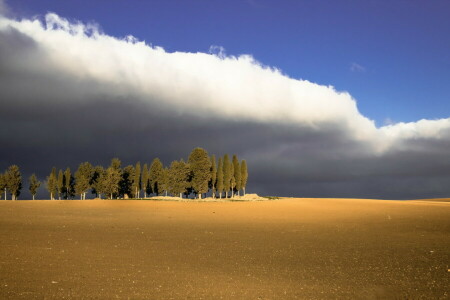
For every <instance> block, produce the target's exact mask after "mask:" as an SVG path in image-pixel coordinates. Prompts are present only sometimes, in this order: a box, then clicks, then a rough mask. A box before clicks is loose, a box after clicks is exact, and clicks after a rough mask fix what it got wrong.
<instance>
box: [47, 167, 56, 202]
mask: <svg viewBox="0 0 450 300" xmlns="http://www.w3.org/2000/svg"><path fill="white" fill-rule="evenodd" d="M57 181H58V178H56V168H53V169H52V171H51V172H50V175H48V176H47V191H48V192H49V193H50V200H55V196H56V193H57V192H58V184H57Z"/></svg>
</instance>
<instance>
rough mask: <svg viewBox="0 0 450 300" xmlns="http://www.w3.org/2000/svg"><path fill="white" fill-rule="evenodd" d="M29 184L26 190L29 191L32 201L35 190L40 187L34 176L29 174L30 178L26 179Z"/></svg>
mask: <svg viewBox="0 0 450 300" xmlns="http://www.w3.org/2000/svg"><path fill="white" fill-rule="evenodd" d="M28 182H29V184H30V185H29V187H28V189H29V190H30V194H31V195H32V196H33V200H34V196H36V193H37V190H38V188H39V187H40V186H41V182H40V181H39V180H38V179H37V177H36V174H34V173H33V174H31V176H30V178H29V179H28Z"/></svg>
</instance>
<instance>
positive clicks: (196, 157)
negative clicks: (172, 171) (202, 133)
mask: <svg viewBox="0 0 450 300" xmlns="http://www.w3.org/2000/svg"><path fill="white" fill-rule="evenodd" d="M188 163H189V165H190V167H191V172H192V179H191V184H192V188H193V189H194V191H195V192H196V193H197V194H198V198H199V199H201V198H202V194H203V193H206V192H208V182H209V180H210V179H211V161H210V159H209V156H208V152H206V150H205V149H202V148H195V149H194V150H192V152H191V154H190V155H189V159H188Z"/></svg>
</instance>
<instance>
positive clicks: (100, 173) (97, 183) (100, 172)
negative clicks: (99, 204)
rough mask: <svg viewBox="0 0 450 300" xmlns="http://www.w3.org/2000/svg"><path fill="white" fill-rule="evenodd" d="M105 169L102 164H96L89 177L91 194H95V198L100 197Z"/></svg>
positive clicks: (102, 190)
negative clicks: (90, 177)
mask: <svg viewBox="0 0 450 300" xmlns="http://www.w3.org/2000/svg"><path fill="white" fill-rule="evenodd" d="M105 173H106V170H105V169H104V168H103V167H102V166H96V167H95V168H94V172H93V175H92V179H91V187H92V190H91V192H92V194H95V195H96V196H97V198H100V199H101V198H102V194H103V193H104V188H103V180H104V178H105Z"/></svg>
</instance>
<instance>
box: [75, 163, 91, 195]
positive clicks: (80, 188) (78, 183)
mask: <svg viewBox="0 0 450 300" xmlns="http://www.w3.org/2000/svg"><path fill="white" fill-rule="evenodd" d="M93 173H94V168H93V167H92V165H91V164H90V163H89V162H84V163H81V164H80V166H79V167H78V170H77V171H76V172H75V192H76V193H77V194H79V195H80V198H81V200H85V199H86V193H87V191H88V189H89V188H90V187H91V185H90V182H91V178H92V175H93Z"/></svg>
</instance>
